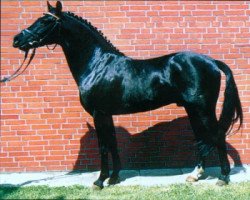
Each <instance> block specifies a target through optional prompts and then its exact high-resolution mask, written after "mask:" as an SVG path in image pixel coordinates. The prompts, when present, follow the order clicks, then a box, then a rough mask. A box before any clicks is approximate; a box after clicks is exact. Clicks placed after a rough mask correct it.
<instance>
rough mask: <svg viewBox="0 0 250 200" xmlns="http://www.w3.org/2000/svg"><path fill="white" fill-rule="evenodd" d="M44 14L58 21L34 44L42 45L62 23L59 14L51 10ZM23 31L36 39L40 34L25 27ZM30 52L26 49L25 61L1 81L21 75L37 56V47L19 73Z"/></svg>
mask: <svg viewBox="0 0 250 200" xmlns="http://www.w3.org/2000/svg"><path fill="white" fill-rule="evenodd" d="M44 15H50V16H52V17H54V18H55V19H56V21H55V24H54V25H53V27H52V28H51V29H50V31H49V32H48V33H47V34H46V35H45V36H44V37H43V38H41V39H39V41H34V42H32V44H34V43H35V42H36V43H37V45H38V46H40V44H41V43H42V42H43V41H44V40H46V39H47V38H48V37H49V36H50V34H51V33H52V32H53V31H54V30H55V28H56V27H57V26H59V25H60V24H61V20H60V18H59V17H58V16H56V15H54V14H52V13H51V12H47V13H44ZM21 33H22V34H24V35H25V34H29V35H32V36H33V37H34V38H35V39H38V38H39V35H38V34H34V33H33V32H32V31H30V30H29V29H27V28H26V29H24V30H23V31H22V32H21ZM59 35H60V29H59ZM56 46H57V44H55V46H54V47H52V48H49V46H48V45H46V47H47V49H49V50H54V49H55V48H56ZM28 53H29V50H26V51H25V55H24V60H23V62H22V64H21V66H20V67H19V68H18V69H17V70H16V71H15V72H14V73H13V74H12V75H10V76H9V77H4V78H3V79H1V80H0V82H7V81H11V80H12V79H14V78H16V77H18V76H20V75H21V74H22V73H23V72H24V71H25V70H26V69H27V68H28V66H29V64H30V63H31V61H32V60H33V58H34V57H35V54H36V48H34V49H33V51H32V54H31V56H30V59H29V61H28V63H27V65H26V66H25V68H24V69H23V70H22V71H21V72H20V73H18V72H19V71H20V70H21V69H22V67H23V64H24V62H25V60H26V58H27V57H28Z"/></svg>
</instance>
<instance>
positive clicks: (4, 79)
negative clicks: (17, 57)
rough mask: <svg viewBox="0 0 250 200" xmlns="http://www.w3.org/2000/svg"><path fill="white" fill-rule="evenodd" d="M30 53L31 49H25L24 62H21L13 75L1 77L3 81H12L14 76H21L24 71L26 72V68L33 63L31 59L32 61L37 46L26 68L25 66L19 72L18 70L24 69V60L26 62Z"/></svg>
mask: <svg viewBox="0 0 250 200" xmlns="http://www.w3.org/2000/svg"><path fill="white" fill-rule="evenodd" d="M28 53H29V50H27V51H25V55H24V59H23V62H22V64H21V66H20V67H19V68H18V69H17V70H16V71H15V72H14V73H13V74H12V75H10V76H9V77H4V78H3V79H1V80H0V82H1V83H3V82H7V81H11V80H12V79H14V78H16V77H18V76H20V75H21V74H22V73H23V72H25V70H26V69H27V68H28V66H29V64H30V63H31V61H32V60H33V58H34V57H35V54H36V48H34V49H33V51H32V54H31V56H30V59H29V61H28V63H27V65H26V66H25V68H24V69H23V70H22V71H21V72H20V73H18V72H19V71H20V70H21V69H22V67H23V64H24V62H25V60H26V59H27V57H28Z"/></svg>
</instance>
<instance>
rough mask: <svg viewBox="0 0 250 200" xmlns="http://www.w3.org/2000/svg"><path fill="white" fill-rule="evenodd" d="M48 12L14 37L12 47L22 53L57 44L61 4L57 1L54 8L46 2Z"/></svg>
mask: <svg viewBox="0 0 250 200" xmlns="http://www.w3.org/2000/svg"><path fill="white" fill-rule="evenodd" d="M47 6H48V12H47V13H44V15H43V16H42V17H40V18H38V19H37V20H36V21H35V22H34V23H33V24H32V25H31V26H29V27H28V28H26V29H24V30H22V31H21V32H20V33H19V34H17V35H16V36H15V37H14V40H13V47H15V48H19V49H21V50H23V51H28V50H29V49H32V48H37V47H41V46H44V45H49V44H55V43H57V42H58V39H59V33H60V23H61V15H62V4H61V2H60V1H57V3H56V7H52V6H51V5H50V4H49V2H47Z"/></svg>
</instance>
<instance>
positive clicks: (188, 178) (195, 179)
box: [186, 176, 198, 183]
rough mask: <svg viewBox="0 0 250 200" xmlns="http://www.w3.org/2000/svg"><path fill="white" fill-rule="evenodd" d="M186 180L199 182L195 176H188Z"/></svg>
mask: <svg viewBox="0 0 250 200" xmlns="http://www.w3.org/2000/svg"><path fill="white" fill-rule="evenodd" d="M186 181H187V182H190V183H193V182H197V181H198V178H195V177H193V176H188V177H187V178H186Z"/></svg>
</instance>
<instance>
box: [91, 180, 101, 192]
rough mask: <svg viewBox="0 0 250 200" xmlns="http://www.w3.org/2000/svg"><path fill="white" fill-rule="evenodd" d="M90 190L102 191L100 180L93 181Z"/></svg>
mask: <svg viewBox="0 0 250 200" xmlns="http://www.w3.org/2000/svg"><path fill="white" fill-rule="evenodd" d="M92 188H93V189H94V190H101V189H103V182H101V181H100V180H97V181H95V182H94V184H93V186H92Z"/></svg>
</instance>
